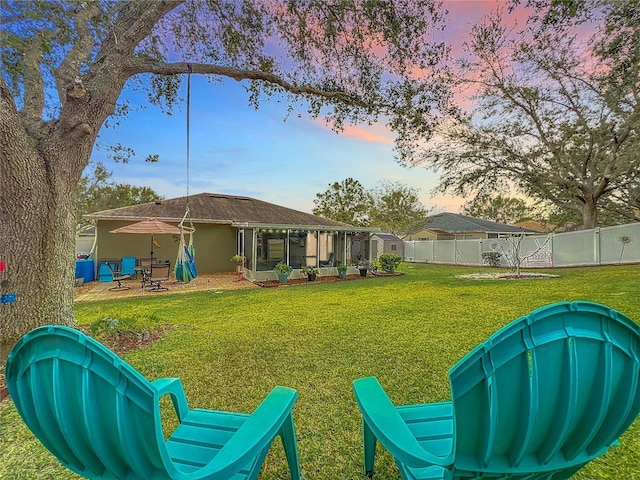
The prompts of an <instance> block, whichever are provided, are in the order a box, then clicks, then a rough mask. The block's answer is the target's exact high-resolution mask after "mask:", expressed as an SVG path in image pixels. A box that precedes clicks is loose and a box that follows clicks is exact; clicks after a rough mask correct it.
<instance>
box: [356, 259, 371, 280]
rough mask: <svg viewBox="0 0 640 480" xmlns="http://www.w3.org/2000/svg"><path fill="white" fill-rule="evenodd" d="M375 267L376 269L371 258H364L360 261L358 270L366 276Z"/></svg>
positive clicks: (361, 274) (362, 275)
mask: <svg viewBox="0 0 640 480" xmlns="http://www.w3.org/2000/svg"><path fill="white" fill-rule="evenodd" d="M373 269H374V266H373V263H371V262H370V261H369V260H365V259H362V260H360V261H359V262H358V270H360V276H361V277H366V276H367V272H368V271H369V270H371V271H373Z"/></svg>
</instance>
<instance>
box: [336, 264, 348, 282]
mask: <svg viewBox="0 0 640 480" xmlns="http://www.w3.org/2000/svg"><path fill="white" fill-rule="evenodd" d="M336 268H337V269H338V277H340V278H346V277H347V268H349V267H347V266H346V265H345V264H344V263H341V264H340V265H338V266H337V267H336Z"/></svg>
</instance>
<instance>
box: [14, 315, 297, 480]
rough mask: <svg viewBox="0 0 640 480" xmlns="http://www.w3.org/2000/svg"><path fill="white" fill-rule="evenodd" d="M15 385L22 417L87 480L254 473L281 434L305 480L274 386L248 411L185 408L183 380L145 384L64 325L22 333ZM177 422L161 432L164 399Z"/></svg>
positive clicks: (285, 403) (288, 415) (283, 398)
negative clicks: (169, 430) (167, 399)
mask: <svg viewBox="0 0 640 480" xmlns="http://www.w3.org/2000/svg"><path fill="white" fill-rule="evenodd" d="M6 381H7V386H8V388H9V393H10V394H11V398H12V399H13V401H14V403H15V405H16V408H17V410H18V412H19V413H20V415H21V416H22V418H23V419H24V421H25V422H26V424H27V425H28V426H29V428H30V429H31V430H32V431H33V433H34V434H35V435H36V436H37V437H38V439H39V440H40V441H41V442H42V443H43V444H44V446H45V447H47V449H49V450H50V451H51V453H53V454H54V455H55V456H56V457H57V458H58V460H59V461H60V462H61V463H62V464H63V465H64V466H66V467H67V468H69V469H71V470H73V471H74V472H76V473H78V474H80V475H82V476H84V477H86V478H91V479H127V480H160V479H185V480H186V479H211V480H213V479H215V480H225V479H230V480H231V479H232V480H245V479H247V480H248V479H255V478H256V477H257V476H258V474H259V472H260V468H261V466H262V464H263V462H264V459H265V456H266V454H267V451H268V450H269V447H270V446H271V443H272V442H273V440H274V438H275V437H276V436H280V437H281V439H282V443H283V445H284V451H285V455H286V457H287V461H288V464H289V470H290V474H291V478H292V479H293V480H301V476H300V466H299V462H298V452H297V446H296V438H295V429H294V425H293V416H292V408H293V404H294V403H295V401H296V398H297V393H296V391H295V390H293V389H290V388H286V387H275V388H274V389H273V390H272V391H271V393H270V394H269V395H268V396H267V397H266V398H265V399H264V400H263V402H262V403H261V404H260V405H259V406H258V408H257V409H256V410H255V411H254V412H253V413H252V414H251V415H248V414H242V413H231V412H222V411H212V410H201V409H193V410H191V409H189V406H188V405H187V400H186V397H185V394H184V391H183V388H182V383H181V382H180V380H179V379H177V378H163V379H159V380H156V381H154V382H149V381H148V380H147V379H146V378H144V377H143V376H142V375H141V374H140V373H138V372H137V371H136V370H134V369H133V368H132V367H131V366H130V365H128V364H127V363H125V362H124V361H123V360H121V359H120V358H119V357H118V356H117V355H115V354H114V353H113V352H111V351H110V350H109V349H107V348H106V347H104V346H103V345H101V344H100V343H98V342H97V341H95V340H93V339H92V338H90V337H87V336H85V335H84V334H82V333H81V332H79V331H77V330H74V329H71V328H67V327H60V326H47V327H41V328H37V329H35V330H33V331H31V332H29V333H28V334H26V335H25V336H24V337H23V338H22V339H21V340H20V341H19V342H18V343H17V344H16V346H15V347H14V348H13V350H12V351H11V353H10V354H9V357H8V359H7V365H6ZM165 394H168V395H170V398H171V400H172V401H173V406H174V408H175V412H176V415H177V417H178V420H179V424H178V426H177V428H176V429H175V430H174V431H173V433H172V434H171V435H170V436H169V438H168V439H167V440H165V436H164V433H163V430H162V425H161V419H160V402H159V401H160V397H162V396H163V395H165Z"/></svg>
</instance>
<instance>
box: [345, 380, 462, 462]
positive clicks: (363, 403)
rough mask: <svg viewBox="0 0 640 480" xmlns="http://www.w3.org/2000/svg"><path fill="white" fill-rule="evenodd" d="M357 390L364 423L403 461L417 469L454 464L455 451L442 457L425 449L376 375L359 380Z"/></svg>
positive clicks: (356, 383)
mask: <svg viewBox="0 0 640 480" xmlns="http://www.w3.org/2000/svg"><path fill="white" fill-rule="evenodd" d="M353 390H354V393H355V396H356V402H357V403H358V406H359V407H360V411H361V413H362V418H363V420H364V422H365V423H366V424H367V426H368V427H369V428H370V429H371V431H372V432H373V434H374V435H375V437H376V438H377V439H378V440H379V441H380V443H382V445H384V447H385V448H386V449H387V450H388V451H389V453H391V455H393V456H394V457H395V458H397V459H398V460H399V461H400V462H402V463H404V464H406V465H408V466H410V467H415V468H424V467H429V466H432V465H437V466H441V467H447V466H449V465H451V463H453V452H451V453H450V454H449V455H447V456H445V457H440V456H436V455H434V454H432V453H430V452H428V451H426V450H425V449H424V448H422V446H421V445H420V444H419V443H418V441H417V440H416V438H415V436H414V435H413V434H412V433H411V431H410V430H409V427H407V424H406V423H405V422H404V420H403V419H402V417H400V414H399V413H398V412H397V410H396V407H395V406H394V405H393V403H392V402H391V400H390V399H389V397H388V395H387V393H386V392H385V391H384V389H383V388H382V385H380V382H378V379H377V378H376V377H366V378H359V379H358V380H355V381H354V382H353Z"/></svg>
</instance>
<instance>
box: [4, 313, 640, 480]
mask: <svg viewBox="0 0 640 480" xmlns="http://www.w3.org/2000/svg"><path fill="white" fill-rule="evenodd" d="M6 379H7V385H8V387H9V392H10V394H11V397H12V399H13V401H14V403H15V405H16V408H17V409H18V411H19V413H20V415H21V416H22V418H23V419H24V421H25V422H26V424H27V425H28V426H29V428H31V430H32V431H33V432H34V433H35V435H36V436H37V437H38V438H39V439H40V440H41V442H42V443H43V444H44V445H45V446H46V447H47V448H48V449H49V450H50V451H51V452H52V453H53V454H54V455H55V456H56V457H57V458H58V460H59V461H60V462H61V463H62V464H63V465H64V466H66V467H68V468H69V469H71V470H72V471H74V472H76V473H78V474H80V475H83V476H85V477H87V478H92V479H93V478H95V479H98V478H101V479H102V478H104V479H107V478H109V479H112V478H127V479H151V478H154V479H178V478H180V479H217V480H223V479H233V480H241V479H256V478H257V476H258V474H259V472H260V469H261V466H262V464H263V462H264V460H265V457H266V454H267V452H268V450H269V448H270V446H271V444H272V442H273V441H274V439H275V437H276V436H279V437H280V438H281V440H282V443H283V446H284V453H285V456H286V459H287V462H288V467H289V473H290V476H291V478H292V479H294V480H301V478H302V477H301V473H300V464H299V460H298V452H297V445H296V435H295V428H294V421H293V415H292V409H293V405H294V403H295V401H296V399H297V396H298V395H297V392H296V391H295V390H294V389H292V388H287V387H281V386H277V387H275V388H274V389H273V390H272V391H271V393H270V394H269V395H268V396H267V397H266V398H265V399H264V401H263V402H262V403H261V404H260V405H259V406H258V407H257V409H256V410H255V411H254V412H253V413H252V414H243V413H233V412H223V411H214V410H202V409H190V407H189V406H188V404H187V400H186V397H185V393H184V391H183V387H182V383H181V381H180V380H179V379H177V378H163V379H158V380H155V381H153V382H150V381H148V380H147V379H146V378H145V377H143V376H142V375H141V374H140V373H138V372H137V371H136V370H135V369H134V368H133V367H131V366H130V365H128V364H127V363H125V362H124V361H123V360H121V359H120V358H119V357H117V356H116V355H115V354H114V353H113V352H111V351H110V350H108V349H107V348H106V347H104V346H103V345H102V344H100V343H98V342H97V341H95V340H94V339H92V338H89V337H86V336H85V335H83V334H82V333H81V332H79V331H77V330H74V329H70V328H67V327H61V326H46V327H41V328H38V329H35V330H33V331H32V332H30V333H28V334H27V335H25V336H24V337H23V338H22V339H21V340H20V341H19V342H18V343H17V344H16V346H15V347H14V349H13V350H12V352H11V353H10V354H9V357H8V360H7V365H6ZM449 379H450V386H451V400H450V401H447V402H439V403H431V404H418V405H408V406H395V405H394V404H393V403H392V402H391V400H390V399H389V397H388V396H387V394H386V392H385V391H384V390H383V388H382V386H381V385H380V383H379V382H378V380H377V379H376V378H375V377H368V378H361V379H358V380H355V381H354V382H353V388H354V392H355V398H356V402H357V404H358V406H359V408H360V412H361V414H362V418H363V425H364V427H363V437H364V470H365V473H366V474H367V475H368V476H373V472H374V457H375V449H376V443H377V442H380V443H381V444H382V445H383V446H384V447H385V448H386V449H387V450H388V451H389V452H390V453H391V455H393V457H394V458H395V460H396V462H397V465H398V469H399V472H400V475H401V476H402V478H403V479H405V480H436V479H440V480H445V479H446V480H456V479H468V478H477V479H480V478H482V479H498V478H509V479H512V480H524V479H527V480H532V479H551V478H553V479H556V478H557V479H560V478H569V477H570V476H571V475H573V474H574V473H575V472H577V471H578V470H579V469H580V468H582V467H583V466H584V465H585V464H587V463H588V462H589V461H591V460H593V459H595V458H597V457H599V456H600V455H602V454H604V453H605V452H606V451H607V450H608V449H609V447H611V446H612V445H615V444H616V443H617V439H618V438H619V437H620V435H621V434H622V433H623V432H624V431H625V430H626V429H627V428H628V427H629V426H630V425H631V424H632V423H633V421H634V420H635V418H636V417H637V416H638V413H639V412H640V326H638V325H637V324H636V323H634V322H633V321H632V320H631V319H629V318H628V317H626V316H625V315H623V314H621V313H620V312H617V311H615V310H611V309H610V308H608V307H606V306H604V305H600V304H596V303H591V302H584V301H579V302H573V303H569V302H561V303H556V304H551V305H548V306H545V307H542V308H539V309H537V310H535V311H533V312H531V313H530V314H529V315H527V316H524V317H521V318H519V319H517V320H515V321H513V322H512V323H510V324H509V325H507V326H505V327H504V328H502V329H500V330H499V331H498V332H496V333H495V334H493V335H492V336H491V337H490V338H489V339H488V340H487V341H486V342H484V343H482V344H480V345H478V346H477V347H476V348H475V349H474V350H472V351H471V352H470V353H468V354H467V355H466V356H464V357H463V358H462V359H461V360H460V361H459V362H458V363H457V364H456V365H454V366H453V367H452V368H451V370H450V371H449ZM164 395H169V396H170V398H171V400H172V401H173V406H174V409H175V413H176V416H177V418H178V426H177V428H175V430H174V431H173V433H172V434H171V435H170V436H169V437H168V438H167V439H165V435H164V432H163V428H162V422H161V419H160V407H159V402H160V398H161V397H162V396H164ZM98 399H99V401H98Z"/></svg>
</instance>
